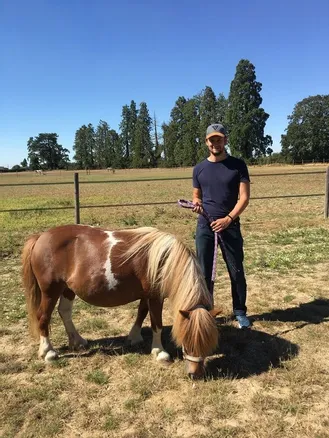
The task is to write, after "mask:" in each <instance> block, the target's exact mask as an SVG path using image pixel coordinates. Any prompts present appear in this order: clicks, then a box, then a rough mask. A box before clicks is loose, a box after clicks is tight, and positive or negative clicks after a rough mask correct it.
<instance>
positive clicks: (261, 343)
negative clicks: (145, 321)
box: [59, 325, 298, 380]
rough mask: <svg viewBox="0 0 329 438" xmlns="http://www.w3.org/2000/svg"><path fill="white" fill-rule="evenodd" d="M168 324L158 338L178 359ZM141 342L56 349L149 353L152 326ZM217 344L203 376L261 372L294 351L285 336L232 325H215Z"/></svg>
mask: <svg viewBox="0 0 329 438" xmlns="http://www.w3.org/2000/svg"><path fill="white" fill-rule="evenodd" d="M171 328H172V327H171V326H165V327H163V331H162V341H163V346H164V348H165V349H166V350H167V351H168V353H169V354H170V356H171V357H172V359H179V360H182V359H183V357H182V351H181V349H180V348H177V346H176V345H175V344H174V342H173V341H172V338H171ZM142 336H143V338H144V342H143V343H141V344H138V345H136V346H130V345H127V342H126V341H127V337H126V336H117V337H111V338H101V339H95V340H90V341H88V342H89V343H88V350H86V351H83V352H79V353H71V352H68V350H67V347H62V348H60V349H59V352H60V354H61V355H62V357H65V358H70V357H75V356H77V355H78V356H79V357H90V356H93V355H95V354H102V355H105V356H121V355H126V354H129V353H138V354H150V352H151V344H152V330H151V329H150V328H149V327H143V328H142ZM218 345H219V346H218V348H217V350H216V351H215V353H214V355H213V356H212V357H209V358H208V359H207V361H206V378H207V379H212V380H213V379H219V378H223V377H235V378H246V377H248V376H250V375H256V374H261V373H264V372H266V371H268V370H269V369H270V368H271V367H280V366H281V363H282V361H284V360H288V359H291V358H292V357H294V356H296V355H297V354H298V346H297V345H295V344H292V343H291V342H289V341H286V340H285V339H282V338H280V337H277V336H272V335H269V334H267V333H262V332H260V331H257V330H247V331H244V330H240V329H237V328H235V327H233V326H229V325H221V326H219V343H218Z"/></svg>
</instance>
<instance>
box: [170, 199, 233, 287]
mask: <svg viewBox="0 0 329 438" xmlns="http://www.w3.org/2000/svg"><path fill="white" fill-rule="evenodd" d="M178 205H179V206H180V207H183V208H190V209H192V208H194V207H195V204H193V202H191V201H185V199H179V200H178ZM200 214H201V215H202V216H203V217H204V218H206V219H207V221H208V222H209V223H211V222H212V221H213V220H212V218H211V217H210V216H209V215H208V213H207V212H206V211H205V210H204V209H202V213H200ZM219 240H220V242H221V244H222V245H221V246H222V248H225V246H224V242H223V238H222V236H221V235H220V233H218V232H217V231H214V243H215V244H214V260H213V263H212V273H211V291H210V292H211V294H213V292H214V283H215V278H216V263H217V254H218V242H219Z"/></svg>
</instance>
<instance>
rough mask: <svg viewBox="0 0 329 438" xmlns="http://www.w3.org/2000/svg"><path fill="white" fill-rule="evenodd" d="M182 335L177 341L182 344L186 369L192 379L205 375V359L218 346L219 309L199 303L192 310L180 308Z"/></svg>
mask: <svg viewBox="0 0 329 438" xmlns="http://www.w3.org/2000/svg"><path fill="white" fill-rule="evenodd" d="M179 313H180V316H179V318H180V319H181V321H180V335H179V338H178V339H176V342H177V343H179V344H181V346H182V350H183V358H184V360H185V365H186V371H187V374H188V375H189V377H191V378H192V379H199V378H202V377H203V376H204V373H205V368H204V359H205V357H206V356H209V355H210V354H211V353H212V352H213V350H214V349H215V348H216V346H217V343H218V330H217V325H216V322H215V319H214V317H215V316H216V315H217V314H218V313H220V310H219V309H212V310H210V311H209V310H208V309H207V308H206V307H205V306H202V305H198V306H196V307H195V308H193V309H190V310H180V312H179Z"/></svg>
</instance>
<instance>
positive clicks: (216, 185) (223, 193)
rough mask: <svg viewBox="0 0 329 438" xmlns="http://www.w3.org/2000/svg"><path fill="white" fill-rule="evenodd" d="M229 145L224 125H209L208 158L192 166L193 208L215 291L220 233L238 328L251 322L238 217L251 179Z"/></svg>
mask: <svg viewBox="0 0 329 438" xmlns="http://www.w3.org/2000/svg"><path fill="white" fill-rule="evenodd" d="M226 144H227V135H226V130H225V128H224V126H223V125H222V124H220V123H214V124H212V125H210V126H208V128H207V132H206V145H207V147H208V150H209V157H208V158H207V159H206V160H204V161H202V162H201V163H199V164H197V165H196V166H195V167H194V169H193V203H194V204H195V208H194V209H193V211H194V212H196V213H199V214H200V215H199V217H198V224H197V230H196V252H197V257H198V260H199V262H200V265H201V268H202V271H203V274H204V276H205V279H206V283H207V286H208V289H209V290H210V292H212V284H211V274H212V266H213V258H214V245H215V241H214V236H215V234H214V233H215V232H218V233H220V237H221V239H219V244H220V248H221V251H222V255H223V259H224V261H225V263H226V266H227V269H228V273H229V276H230V280H231V292H232V301H233V313H234V316H235V318H236V320H237V322H238V325H239V327H240V328H248V327H250V321H249V319H248V318H247V316H246V311H247V308H246V297H247V284H246V279H245V275H244V269H243V238H242V235H241V231H240V220H239V216H240V215H241V213H242V212H243V211H244V209H245V208H246V207H247V205H248V203H249V198H250V180H249V173H248V169H247V166H246V164H245V162H244V161H243V160H241V159H238V158H234V157H232V156H230V155H228V154H227V152H226V150H225V145H226ZM203 211H205V212H206V213H207V215H208V216H209V217H210V218H211V221H210V222H209V221H208V220H207V219H206V218H205V217H204V216H202V214H201V213H202V212H203ZM216 244H217V242H216Z"/></svg>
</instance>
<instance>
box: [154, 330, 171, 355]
mask: <svg viewBox="0 0 329 438" xmlns="http://www.w3.org/2000/svg"><path fill="white" fill-rule="evenodd" d="M161 332H162V330H161V329H159V328H158V330H157V331H156V332H155V331H153V339H152V350H151V353H152V354H153V356H155V358H156V360H157V361H165V362H169V361H170V355H169V354H168V353H167V352H166V350H165V349H164V348H163V345H162V342H161Z"/></svg>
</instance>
